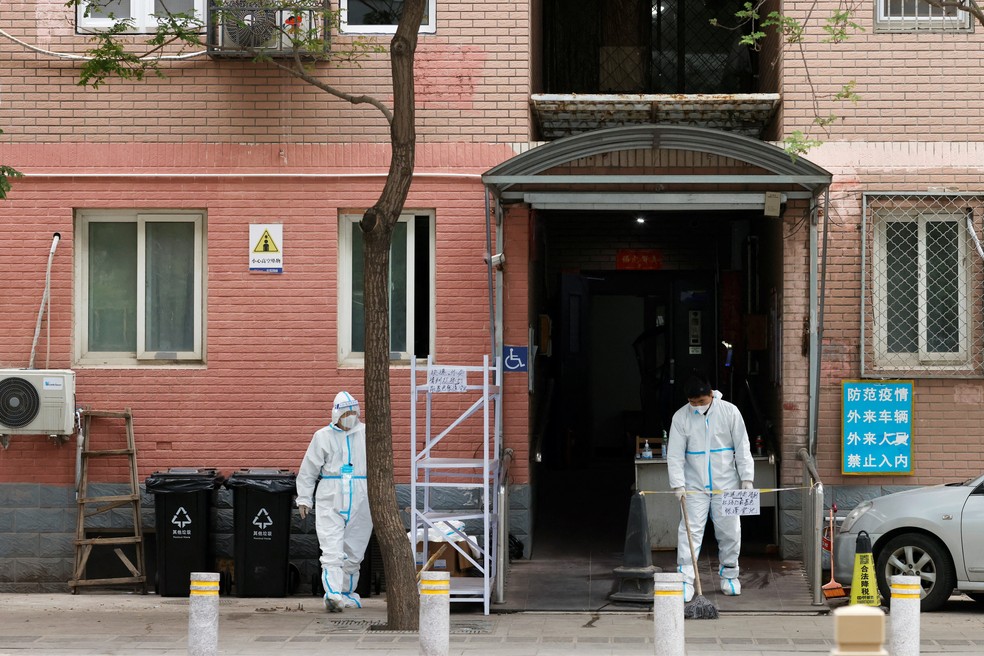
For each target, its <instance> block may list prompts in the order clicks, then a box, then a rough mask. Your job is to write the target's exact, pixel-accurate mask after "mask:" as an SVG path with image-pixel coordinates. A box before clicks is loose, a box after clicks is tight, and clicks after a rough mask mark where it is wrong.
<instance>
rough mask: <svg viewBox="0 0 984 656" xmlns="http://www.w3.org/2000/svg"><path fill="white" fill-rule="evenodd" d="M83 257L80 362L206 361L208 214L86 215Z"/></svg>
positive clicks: (80, 243)
mask: <svg viewBox="0 0 984 656" xmlns="http://www.w3.org/2000/svg"><path fill="white" fill-rule="evenodd" d="M76 252H77V253H78V258H77V260H76V277H75V279H76V290H75V294H76V308H78V310H77V312H78V314H77V316H78V317H79V319H78V320H77V322H76V325H77V334H76V353H77V354H78V358H77V359H78V361H79V363H80V364H83V365H85V364H118V365H127V364H137V363H139V362H141V361H156V362H160V361H193V362H201V361H202V360H203V357H204V356H203V353H204V348H203V343H204V325H205V321H204V315H205V275H204V271H205V217H204V215H202V214H200V213H184V212H166V213H165V212H161V213H150V212H146V213H145V212H120V211H107V210H84V211H81V212H80V213H79V218H78V225H77V230H76Z"/></svg>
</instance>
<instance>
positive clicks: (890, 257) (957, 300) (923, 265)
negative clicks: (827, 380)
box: [861, 193, 984, 378]
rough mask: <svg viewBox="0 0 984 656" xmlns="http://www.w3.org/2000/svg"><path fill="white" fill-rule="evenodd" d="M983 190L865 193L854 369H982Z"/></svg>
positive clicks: (957, 372) (945, 372) (937, 373)
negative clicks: (857, 351)
mask: <svg viewBox="0 0 984 656" xmlns="http://www.w3.org/2000/svg"><path fill="white" fill-rule="evenodd" d="M982 216H984V196H976V195H968V194H918V193H913V194H865V195H864V212H863V218H862V239H863V243H862V253H863V256H862V257H863V259H862V270H863V279H862V301H863V302H862V304H861V335H862V349H861V374H862V375H864V376H919V377H920V378H934V377H935V378H947V377H957V376H960V377H965V376H984V346H982V343H984V307H982V300H981V293H980V292H981V288H982V283H984V250H982V247H981V242H980V238H979V233H980V226H981V217H982Z"/></svg>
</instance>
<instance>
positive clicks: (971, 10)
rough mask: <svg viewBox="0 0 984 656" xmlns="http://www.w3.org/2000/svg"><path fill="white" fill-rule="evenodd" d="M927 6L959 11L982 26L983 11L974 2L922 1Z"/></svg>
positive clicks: (960, 0) (959, 0) (957, 0)
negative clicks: (971, 17) (964, 12)
mask: <svg viewBox="0 0 984 656" xmlns="http://www.w3.org/2000/svg"><path fill="white" fill-rule="evenodd" d="M923 2H925V3H926V4H927V5H932V6H933V7H937V8H939V9H951V8H952V9H959V10H960V11H966V12H967V13H968V14H970V15H971V16H973V17H974V18H976V19H977V22H978V23H980V24H981V25H984V11H982V10H981V8H980V7H978V6H977V3H976V2H974V0H923Z"/></svg>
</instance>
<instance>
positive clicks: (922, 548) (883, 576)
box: [876, 533, 956, 612]
mask: <svg viewBox="0 0 984 656" xmlns="http://www.w3.org/2000/svg"><path fill="white" fill-rule="evenodd" d="M876 566H877V573H878V589H879V590H881V594H882V598H883V599H886V600H887V599H890V598H891V589H890V587H889V586H890V583H891V580H892V577H893V576H896V575H898V574H904V575H906V576H918V577H919V580H920V583H921V585H922V601H921V604H920V605H921V608H922V610H923V612H929V611H934V610H938V609H939V608H940V606H942V605H943V604H944V603H945V602H946V600H947V599H949V598H950V594H951V593H952V592H953V587H954V585H956V577H955V576H954V573H953V563H952V562H950V555H949V554H948V553H947V551H946V549H945V548H944V547H943V545H942V544H940V543H939V541H937V540H935V539H933V538H931V537H928V536H925V535H922V534H920V533H906V534H904V535H897V536H896V537H894V538H892V539H891V540H889V541H888V542H887V543H885V546H884V547H882V548H881V549H879V551H878V560H877V561H876Z"/></svg>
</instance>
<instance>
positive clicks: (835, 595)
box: [820, 506, 847, 599]
mask: <svg viewBox="0 0 984 656" xmlns="http://www.w3.org/2000/svg"><path fill="white" fill-rule="evenodd" d="M836 510H837V506H831V507H830V582H829V583H824V584H823V585H821V586H820V589H821V590H823V598H824V599H840V598H841V597H846V596H847V593H846V592H844V586H843V585H841V584H840V583H838V582H837V581H835V580H834V512H835V511H836Z"/></svg>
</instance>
